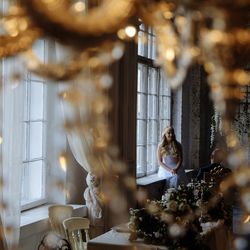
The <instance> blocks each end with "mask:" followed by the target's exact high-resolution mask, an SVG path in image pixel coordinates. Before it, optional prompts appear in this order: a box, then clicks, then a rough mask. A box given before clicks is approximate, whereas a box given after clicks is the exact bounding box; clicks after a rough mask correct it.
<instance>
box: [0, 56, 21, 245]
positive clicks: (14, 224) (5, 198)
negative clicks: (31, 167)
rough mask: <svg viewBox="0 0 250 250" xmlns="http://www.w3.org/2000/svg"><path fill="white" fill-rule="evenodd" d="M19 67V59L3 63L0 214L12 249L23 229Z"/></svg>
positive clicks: (7, 240)
mask: <svg viewBox="0 0 250 250" xmlns="http://www.w3.org/2000/svg"><path fill="white" fill-rule="evenodd" d="M20 67H21V63H20V61H19V60H18V59H17V58H15V60H14V59H8V60H4V61H3V67H2V69H3V73H4V77H3V82H2V93H1V94H2V102H1V105H2V107H1V112H2V114H1V118H2V121H1V126H2V137H3V142H2V145H1V147H2V148H1V153H2V161H1V176H2V179H3V187H2V189H1V199H2V202H3V203H5V204H6V209H5V210H3V211H2V212H1V219H2V223H3V226H4V228H8V227H11V230H5V231H4V233H5V238H6V242H7V245H8V248H9V249H11V248H12V247H15V246H17V245H18V241H19V228H20V207H21V195H20V192H21V169H22V168H21V166H22V148H21V145H22V143H21V141H22V114H23V96H22V86H21V84H20V82H19V81H18V79H15V78H14V77H13V74H14V73H16V72H19V73H20V72H22V69H21V68H20Z"/></svg>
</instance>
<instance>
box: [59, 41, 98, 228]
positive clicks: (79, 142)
mask: <svg viewBox="0 0 250 250" xmlns="http://www.w3.org/2000/svg"><path fill="white" fill-rule="evenodd" d="M56 58H57V60H58V61H65V60H67V59H65V58H67V50H65V48H63V47H61V46H60V45H59V44H56ZM78 81H81V79H75V80H74V83H71V84H76V85H77V84H79V82H78ZM63 87H65V86H63V84H62V88H63ZM62 104H63V105H62V106H63V113H64V116H65V121H66V120H67V119H69V120H70V118H72V117H74V116H78V117H81V108H79V109H78V110H77V109H76V108H74V107H73V106H71V105H69V104H68V103H66V102H63V103H62ZM66 135H67V139H68V143H69V147H70V150H71V152H72V154H73V156H74V158H75V159H76V161H77V162H78V163H79V164H80V165H81V167H83V168H84V169H85V170H86V171H87V172H88V175H87V177H86V183H87V185H88V187H87V188H86V190H85V192H84V198H85V201H86V205H87V207H88V211H89V217H90V220H91V224H92V225H95V224H97V223H98V222H99V221H100V219H101V218H102V204H101V199H100V181H99V179H98V178H97V177H96V176H94V175H93V174H92V166H91V165H90V164H89V162H88V159H87V157H86V152H89V151H90V150H91V143H92V141H91V136H90V137H89V138H87V137H86V136H84V134H83V133H79V131H77V130H71V131H69V132H67V133H66Z"/></svg>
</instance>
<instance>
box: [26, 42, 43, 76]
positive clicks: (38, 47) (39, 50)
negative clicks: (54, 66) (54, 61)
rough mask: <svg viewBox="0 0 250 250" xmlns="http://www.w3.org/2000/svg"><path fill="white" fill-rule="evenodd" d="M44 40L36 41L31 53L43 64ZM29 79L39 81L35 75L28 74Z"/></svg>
mask: <svg viewBox="0 0 250 250" xmlns="http://www.w3.org/2000/svg"><path fill="white" fill-rule="evenodd" d="M44 44H45V43H44V40H38V41H37V42H36V43H35V44H34V45H33V51H34V53H35V55H36V56H37V57H38V59H39V60H40V61H41V62H42V63H45V53H44V52H45V46H44ZM30 79H32V80H36V81H37V80H38V81H41V80H42V79H41V77H39V76H37V75H35V74H30Z"/></svg>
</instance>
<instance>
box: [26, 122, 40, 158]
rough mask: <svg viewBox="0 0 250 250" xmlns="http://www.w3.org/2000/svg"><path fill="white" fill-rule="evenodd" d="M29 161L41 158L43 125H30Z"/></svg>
mask: <svg viewBox="0 0 250 250" xmlns="http://www.w3.org/2000/svg"><path fill="white" fill-rule="evenodd" d="M29 146H30V147H29V150H30V160H32V159H36V158H41V157H42V156H43V124H42V122H31V123H30V145H29Z"/></svg>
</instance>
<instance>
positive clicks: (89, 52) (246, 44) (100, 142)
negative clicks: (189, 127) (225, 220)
mask: <svg viewBox="0 0 250 250" xmlns="http://www.w3.org/2000/svg"><path fill="white" fill-rule="evenodd" d="M88 2H89V3H88V4H87V3H86V2H85V1H73V0H72V1H71V0H19V1H17V3H16V4H15V5H13V6H12V7H10V9H9V12H8V13H6V14H3V15H2V22H1V25H2V28H3V29H4V30H5V33H4V34H3V35H1V39H0V57H1V58H3V57H8V56H15V55H16V54H17V53H20V52H24V53H23V55H24V58H25V60H26V64H27V68H28V69H29V70H30V71H32V72H34V73H36V74H38V75H40V76H43V77H46V78H51V79H54V80H58V81H60V80H64V81H65V80H71V79H74V78H75V77H78V76H83V77H84V78H85V79H90V80H91V82H92V84H93V86H92V87H93V89H94V92H93V93H94V94H93V95H90V96H89V97H88V98H85V97H84V95H85V93H84V86H79V85H78V86H75V85H72V86H71V87H70V88H69V89H68V92H66V93H62V98H64V99H65V100H67V101H68V102H70V103H72V104H73V106H74V107H79V106H80V105H81V104H82V103H83V102H84V105H87V106H89V107H93V108H89V111H88V112H87V113H84V114H82V113H79V114H78V115H77V116H76V117H75V119H74V120H72V121H70V122H69V123H68V124H66V125H65V126H66V129H76V130H77V131H78V133H88V131H89V130H90V128H91V131H92V132H93V133H92V134H91V135H90V134H89V136H91V137H92V140H91V141H93V144H92V150H90V152H89V161H90V162H91V163H92V164H93V165H95V166H100V168H99V169H98V171H99V174H100V173H101V174H103V175H104V176H105V177H106V178H107V179H108V180H109V181H108V182H107V183H108V185H107V189H109V190H111V191H110V195H112V197H113V198H114V197H118V198H119V197H120V193H119V192H117V190H118V186H115V185H117V184H116V181H114V180H115V179H116V174H117V175H120V174H121V175H122V176H123V177H124V186H125V187H127V188H133V189H135V186H134V185H132V184H131V183H132V182H131V181H130V180H129V176H127V175H126V173H124V172H125V171H126V168H125V167H124V164H123V163H121V162H120V161H119V159H118V153H117V151H116V150H114V148H113V145H111V134H110V131H109V129H108V120H107V113H106V112H107V111H108V110H109V108H110V100H109V99H108V97H107V93H106V90H107V89H108V88H109V87H110V86H111V82H112V79H110V78H109V77H110V76H109V74H108V66H109V65H110V64H111V63H113V62H114V61H116V60H118V59H119V58H121V56H122V54H123V46H124V44H123V42H124V41H126V40H133V39H134V40H135V41H136V39H138V37H137V34H136V24H137V21H138V19H140V20H142V22H143V23H144V24H145V25H147V26H150V27H152V28H153V29H154V31H155V34H156V44H157V51H158V58H157V63H158V64H159V65H160V66H161V67H162V69H163V70H164V72H165V74H166V77H167V82H168V84H170V86H171V87H172V88H177V87H179V86H180V85H181V84H182V82H183V80H184V78H185V76H186V73H187V71H188V68H189V66H190V65H191V64H192V63H194V62H198V63H200V64H202V65H203V66H204V68H205V70H206V72H207V73H208V83H209V85H210V90H211V97H212V99H213V101H214V103H215V105H216V107H217V108H218V110H219V111H220V112H221V115H222V118H223V129H224V132H225V135H226V140H227V146H228V147H229V149H230V150H231V153H230V157H229V159H228V160H229V163H230V165H231V167H232V168H237V169H239V171H237V174H236V173H234V174H233V177H232V178H231V179H230V180H228V181H227V182H225V183H224V184H223V186H222V191H226V190H227V189H228V187H229V186H231V185H234V184H235V185H238V186H239V183H240V181H239V180H240V178H241V177H242V175H244V174H247V175H248V176H249V174H248V171H249V170H248V167H249V164H248V163H247V162H246V159H245V158H244V157H242V151H243V149H242V148H241V147H240V144H239V141H238V139H237V135H236V134H235V133H234V129H233V128H232V120H233V118H234V115H235V110H236V108H237V104H238V102H239V101H240V100H241V99H242V98H243V96H242V93H241V87H242V86H247V85H249V84H250V74H249V72H247V71H245V70H244V67H245V65H246V64H247V63H249V61H250V30H249V24H250V1H249V0H238V1H235V0H227V1H223V0H210V1H195V0H182V1H181V0H103V1H88ZM97 2H100V3H99V4H98V3H97ZM40 37H49V38H52V39H55V40H56V41H57V42H59V43H61V44H64V45H67V46H69V47H71V49H72V51H73V52H72V58H71V59H70V61H69V62H67V63H63V62H61V63H57V64H47V65H46V64H43V63H42V62H40V61H39V59H38V58H36V56H35V55H34V53H33V52H32V44H33V43H34V42H35V41H36V40H37V39H38V38H40ZM94 76H95V77H94ZM79 96H80V98H76V97H79ZM97 96H98V98H99V100H102V103H101V104H102V105H100V103H96V102H95V100H96V99H97V98H96V97H97ZM83 100H84V101H83ZM82 117H83V119H82ZM96 154H98V155H99V157H98V160H97V159H96V158H97V157H95V156H94V155H96ZM108 165H110V166H116V167H115V170H114V175H110V172H109V168H108V167H107V166H108ZM100 169H101V172H100ZM98 171H97V172H98ZM249 181H250V180H248V182H249ZM248 182H245V183H246V185H248ZM111 183H114V184H113V186H112V187H110V186H109V185H111ZM240 187H241V188H242V189H243V188H246V186H240ZM112 190H113V191H112ZM246 207H247V204H246ZM248 207H249V206H248ZM249 212H250V211H249Z"/></svg>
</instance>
